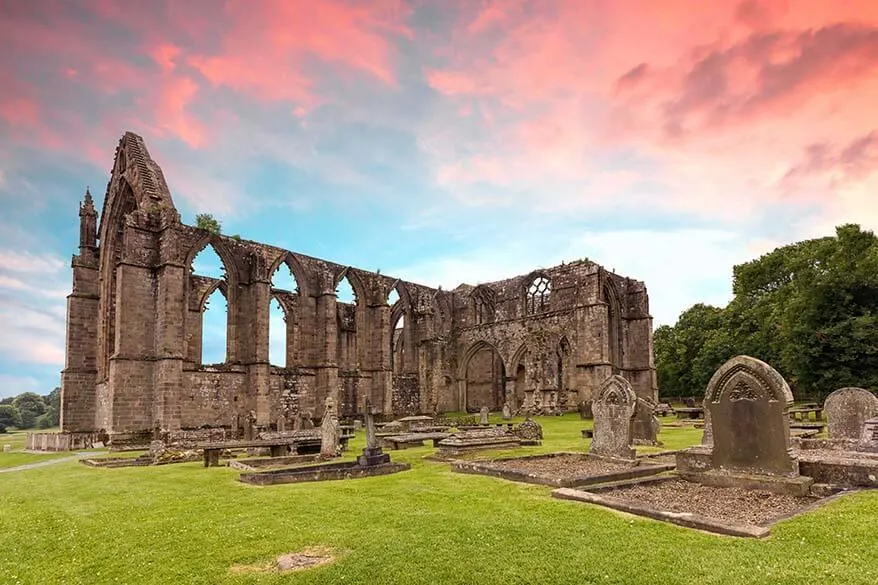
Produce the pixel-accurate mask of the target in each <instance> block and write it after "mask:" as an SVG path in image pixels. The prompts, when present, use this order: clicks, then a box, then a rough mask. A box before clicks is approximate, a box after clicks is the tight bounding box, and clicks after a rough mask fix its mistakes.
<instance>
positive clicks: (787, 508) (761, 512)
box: [600, 480, 817, 525]
mask: <svg viewBox="0 0 878 585" xmlns="http://www.w3.org/2000/svg"><path fill="white" fill-rule="evenodd" d="M600 494H601V495H605V496H611V497H615V498H619V499H622V500H628V501H633V502H640V503H645V504H649V505H651V506H654V507H656V508H659V509H661V510H670V511H673V512H690V513H693V514H700V515H702V516H707V517H709V518H715V519H717V520H724V521H727V522H738V523H744V524H751V525H758V524H761V523H763V522H766V521H769V520H771V519H773V518H777V517H778V516H783V515H784V514H789V513H791V512H795V511H796V510H798V509H799V508H801V507H803V506H806V505H808V504H810V503H812V502H815V501H816V500H817V498H811V497H797V496H786V495H781V494H774V493H771V492H765V491H759V490H745V489H740V488H718V487H711V486H704V485H700V484H697V483H692V482H688V481H683V480H668V481H661V482H656V483H647V484H643V485H633V486H629V487H624V488H617V489H613V490H606V491H602V492H600Z"/></svg>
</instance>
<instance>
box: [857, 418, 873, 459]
mask: <svg viewBox="0 0 878 585" xmlns="http://www.w3.org/2000/svg"><path fill="white" fill-rule="evenodd" d="M858 448H859V450H861V451H868V452H870V453H878V418H870V419H869V420H867V421H866V422H864V423H863V431H862V434H861V435H860V444H859V445H858Z"/></svg>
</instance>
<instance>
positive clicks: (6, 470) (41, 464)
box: [0, 453, 94, 473]
mask: <svg viewBox="0 0 878 585" xmlns="http://www.w3.org/2000/svg"><path fill="white" fill-rule="evenodd" d="M87 455H94V453H77V454H76V455H71V456H70V457H59V458H58V459H49V460H48V461H38V462H36V463H26V464H25V465H17V466H15V467H5V468H2V469H0V473H11V472H13V471H26V470H28V469H34V468H36V467H45V466H47V465H55V464H56V463H63V462H65V461H73V460H75V459H80V458H81V457H85V456H87Z"/></svg>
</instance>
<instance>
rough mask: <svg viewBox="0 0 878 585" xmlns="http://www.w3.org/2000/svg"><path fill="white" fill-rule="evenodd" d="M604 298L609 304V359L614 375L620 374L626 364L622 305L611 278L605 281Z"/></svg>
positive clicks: (607, 329)
mask: <svg viewBox="0 0 878 585" xmlns="http://www.w3.org/2000/svg"><path fill="white" fill-rule="evenodd" d="M603 297H604V302H605V303H606V304H607V328H606V331H607V348H608V354H607V359H608V361H609V362H610V366H611V367H612V370H613V373H619V372H620V371H621V370H622V367H623V364H624V353H623V347H624V346H623V337H622V333H623V332H622V303H621V301H620V299H619V291H618V290H617V289H616V285H615V283H614V282H613V281H612V280H611V279H609V278H607V279H605V280H604V285H603Z"/></svg>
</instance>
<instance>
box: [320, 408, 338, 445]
mask: <svg viewBox="0 0 878 585" xmlns="http://www.w3.org/2000/svg"><path fill="white" fill-rule="evenodd" d="M340 435H341V426H340V424H339V422H338V415H337V414H336V412H335V400H333V398H332V397H331V396H329V397H327V398H326V402H325V408H324V409H323V421H322V422H321V424H320V456H321V457H336V456H338V441H339V437H340Z"/></svg>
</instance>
